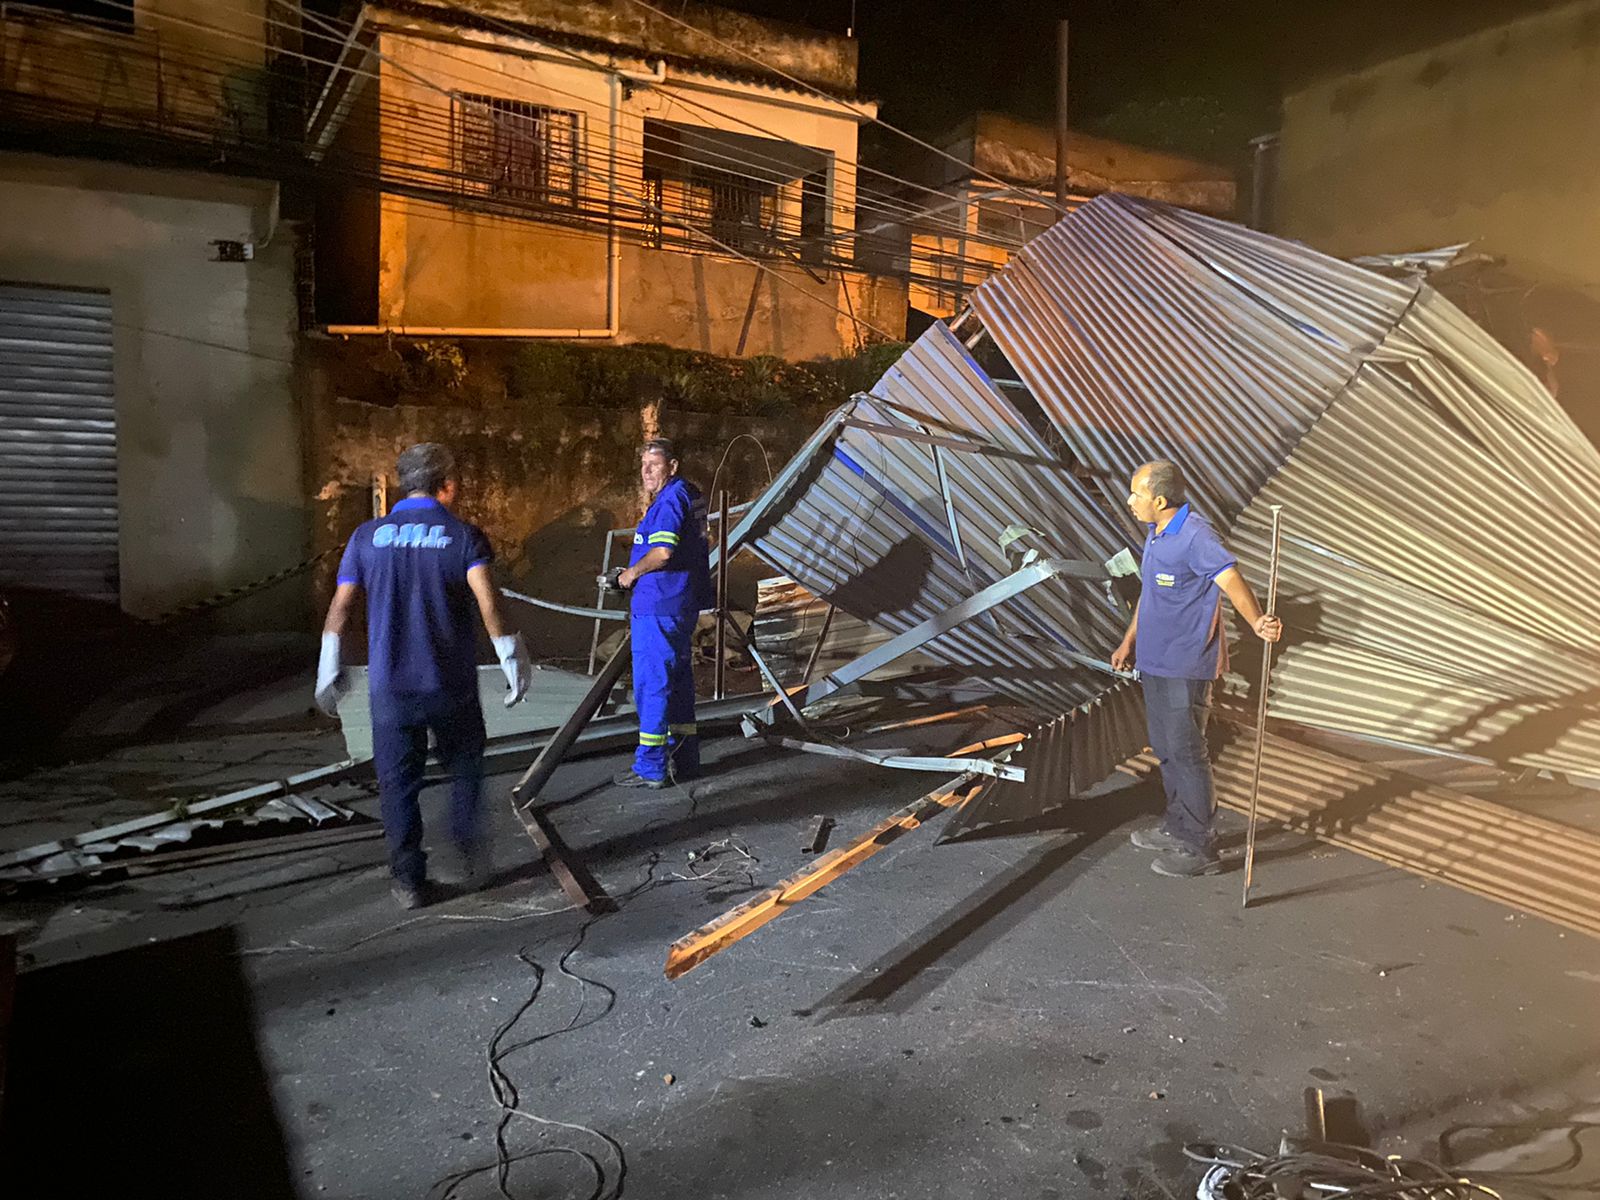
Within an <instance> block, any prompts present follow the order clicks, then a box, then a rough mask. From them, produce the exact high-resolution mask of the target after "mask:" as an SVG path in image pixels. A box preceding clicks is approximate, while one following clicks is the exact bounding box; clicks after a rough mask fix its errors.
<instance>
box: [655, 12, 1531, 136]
mask: <svg viewBox="0 0 1600 1200" xmlns="http://www.w3.org/2000/svg"><path fill="white" fill-rule="evenodd" d="M657 2H661V3H665V4H667V6H668V7H670V3H671V0H657ZM716 2H717V3H719V4H720V5H721V6H722V7H726V8H736V9H742V10H743V11H746V12H750V13H755V14H758V15H761V16H767V17H775V18H778V19H781V20H787V21H792V22H797V23H801V24H805V25H809V26H812V27H814V28H817V29H824V30H829V31H833V32H838V33H843V32H844V31H845V29H846V27H847V26H848V25H849V23H850V14H851V0H716ZM1554 2H1556V0H856V4H855V10H856V23H857V28H856V36H857V37H858V38H859V40H860V42H861V80H860V87H861V90H862V92H864V93H865V94H866V95H869V96H872V97H874V98H876V99H879V100H881V101H882V102H883V112H882V117H883V119H884V120H885V121H888V122H891V123H893V124H895V125H898V126H900V127H901V128H903V129H908V130H910V131H912V132H914V133H917V134H919V135H922V136H925V137H926V136H933V137H936V136H938V135H939V134H942V133H944V132H946V131H947V130H949V129H951V128H953V127H954V126H955V125H956V124H957V123H958V122H959V121H961V120H962V119H963V117H965V116H966V115H967V114H969V113H971V112H973V111H974V110H976V109H979V108H990V109H998V110H1000V111H1002V112H1008V113H1011V114H1013V115H1016V116H1020V117H1029V118H1033V119H1036V120H1041V121H1050V120H1053V119H1054V112H1055V86H1056V65H1055V44H1056V32H1055V30H1056V23H1057V21H1058V20H1059V19H1060V18H1061V17H1063V16H1065V17H1067V18H1068V19H1069V20H1070V21H1071V23H1072V53H1071V56H1070V58H1071V61H1070V74H1071V88H1070V100H1071V119H1072V124H1073V126H1074V127H1075V128H1079V129H1083V130H1085V131H1087V132H1093V133H1102V134H1105V135H1107V136H1110V137H1116V138H1121V139H1124V140H1127V141H1131V142H1135V143H1139V144H1142V145H1147V146H1152V147H1155V148H1158V149H1169V150H1175V151H1179V152H1182V153H1188V154H1192V155H1195V156H1197V157H1200V158H1204V159H1208V160H1210V161H1213V162H1217V163H1221V164H1224V165H1232V166H1240V165H1242V164H1243V163H1244V162H1245V161H1246V160H1247V158H1248V149H1247V147H1248V143H1249V140H1250V139H1251V138H1252V137H1255V136H1257V135H1259V134H1262V133H1270V132H1272V131H1273V130H1275V129H1276V128H1277V123H1278V118H1277V111H1278V101H1279V98H1280V96H1281V94H1282V83H1281V81H1282V80H1284V79H1293V78H1294V77H1296V76H1299V75H1304V74H1307V73H1315V72H1317V71H1319V70H1322V69H1327V68H1330V67H1349V66H1354V65H1358V64H1360V63H1361V62H1363V61H1372V60H1374V59H1376V58H1382V57H1387V56H1388V55H1390V54H1393V53H1401V52H1404V51H1406V50H1410V49H1415V48H1418V47H1420V46H1422V45H1425V44H1428V43H1430V42H1437V41H1440V40H1443V39H1445V38H1447V37H1449V36H1453V35H1455V34H1459V33H1464V32H1466V31H1467V30H1469V29H1471V28H1473V27H1476V26H1478V25H1481V24H1484V23H1486V22H1489V21H1499V20H1504V19H1506V18H1507V17H1509V16H1512V15H1514V14H1515V13H1516V12H1517V11H1519V10H1526V9H1532V8H1540V7H1546V6H1548V5H1550V4H1552V3H1554ZM896 141H897V139H895V138H893V136H892V135H888V136H887V137H886V136H885V134H884V131H882V130H875V131H869V133H868V136H867V137H866V138H865V140H864V142H863V146H864V150H865V152H866V153H867V154H869V155H871V156H872V157H874V158H876V159H877V160H879V161H880V162H885V161H887V162H892V161H893V158H894V151H895V149H896V146H895V142H896Z"/></svg>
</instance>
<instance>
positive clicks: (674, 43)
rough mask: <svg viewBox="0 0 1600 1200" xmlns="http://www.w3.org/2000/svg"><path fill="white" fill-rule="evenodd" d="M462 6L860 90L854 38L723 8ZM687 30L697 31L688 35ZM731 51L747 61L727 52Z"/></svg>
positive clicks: (560, 1)
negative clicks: (764, 66)
mask: <svg viewBox="0 0 1600 1200" xmlns="http://www.w3.org/2000/svg"><path fill="white" fill-rule="evenodd" d="M459 7H460V8H461V9H462V10H464V11H465V12H469V13H473V12H476V13H483V14H485V15H487V16H490V17H493V18H495V19H496V20H500V21H512V22H522V23H525V24H528V25H533V26H537V27H539V28H541V29H550V30H556V31H559V32H562V33H570V34H576V35H578V36H580V37H584V38H594V39H596V40H598V41H602V42H607V43H610V44H611V45H613V46H617V47H619V48H631V49H635V50H637V49H643V50H646V51H648V52H650V53H653V54H661V55H668V56H671V57H673V58H678V59H694V60H701V61H707V62H717V63H721V64H723V65H725V66H727V67H729V68H730V69H732V70H734V71H736V72H738V73H740V74H749V73H751V72H754V71H758V70H759V68H758V67H757V66H756V65H755V64H754V63H752V62H751V61H750V59H751V58H753V59H757V60H759V61H760V62H762V63H765V64H767V65H768V66H770V67H771V68H773V69H774V70H778V71H782V72H783V73H784V74H786V75H793V76H794V77H795V78H797V79H803V80H805V81H806V82H807V83H810V84H812V85H813V86H816V87H819V88H822V89H824V90H827V91H833V92H845V93H848V92H853V91H855V86H856V53H857V46H858V43H857V42H855V41H854V40H853V39H851V38H847V37H842V36H840V35H839V34H836V33H835V34H831V33H824V32H822V31H820V30H815V29H807V28H804V27H802V26H799V25H787V24H784V23H782V22H779V21H772V20H766V19H763V18H761V17H755V16H751V15H749V14H748V13H741V12H735V11H733V10H732V9H728V8H722V7H720V6H718V5H713V4H683V3H679V4H674V5H673V6H672V13H671V16H673V17H676V18H677V20H676V21H674V20H671V19H669V18H668V17H667V16H665V15H663V14H661V13H656V12H652V11H651V10H650V9H648V8H644V7H641V6H640V5H638V4H633V3H630V0H582V2H581V3H574V0H465V2H464V3H461V4H460V5H459ZM685 23H687V24H689V25H693V26H695V28H694V29H687V28H685V27H684V25H685ZM699 30H704V31H705V32H704V33H701V32H699ZM724 43H725V44H724ZM728 44H731V45H733V46H737V47H738V48H739V49H740V50H743V51H744V52H745V54H748V55H750V58H745V57H743V56H742V55H740V54H738V53H736V52H734V51H733V50H730V49H728V48H727V46H728Z"/></svg>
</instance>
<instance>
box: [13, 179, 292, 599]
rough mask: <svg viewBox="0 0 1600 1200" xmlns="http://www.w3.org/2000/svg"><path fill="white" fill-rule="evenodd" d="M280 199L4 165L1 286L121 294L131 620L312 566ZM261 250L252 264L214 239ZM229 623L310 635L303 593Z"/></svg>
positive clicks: (287, 235)
mask: <svg viewBox="0 0 1600 1200" xmlns="http://www.w3.org/2000/svg"><path fill="white" fill-rule="evenodd" d="M276 209H277V198H276V189H275V187H274V186H273V185H271V184H266V183H255V182H250V181H245V180H237V179H223V178H221V177H218V176H206V175H190V174H185V173H181V172H167V171H146V170H139V169H135V168H129V167H120V166H112V165H107V164H95V163H89V162H76V161H72V160H66V159H47V158H37V157H21V156H4V157H0V212H4V213H5V220H4V221H3V222H0V278H4V279H6V280H8V281H11V282H16V283H28V284H37V285H41V286H45V287H51V286H59V287H90V288H105V289H109V290H110V292H111V301H112V319H113V321H114V322H115V329H114V335H113V347H114V348H113V365H112V373H113V379H114V387H115V391H116V405H117V422H118V429H117V455H118V457H117V473H118V479H117V490H118V504H119V508H120V514H119V520H120V526H121V529H120V538H119V545H120V554H121V578H122V606H123V608H124V609H126V610H127V611H128V612H130V613H133V614H136V615H140V616H148V615H154V614H157V613H160V612H163V611H165V610H167V609H170V608H173V607H176V606H178V605H181V604H184V603H187V602H191V601H194V600H197V599H201V598H203V597H206V596H210V595H212V594H215V593H218V592H221V591H224V590H226V589H228V588H231V587H235V586H238V585H240V584H243V583H247V582H249V581H251V580H254V579H256V578H259V577H261V576H265V575H268V574H271V573H272V572H274V571H277V570H280V569H282V568H284V567H288V566H292V565H294V564H295V563H297V562H299V561H300V560H301V559H302V558H303V557H304V555H305V547H306V534H307V525H306V503H305V500H304V489H303V486H302V455H301V438H300V419H299V415H298V409H297V406H296V404H295V400H294V393H293V387H292V377H293V371H294V352H295V337H296V326H297V314H296V308H295V289H294V241H293V236H292V234H291V232H290V230H289V229H288V228H287V227H284V226H281V225H280V226H277V227H276V228H274V223H275V220H276ZM217 238H226V239H242V240H247V241H248V240H252V239H253V240H255V242H256V243H257V256H256V258H255V260H254V261H252V262H248V263H215V262H209V261H207V259H208V254H209V246H208V243H209V242H210V241H211V240H212V239H217ZM249 605H250V606H249V608H248V609H239V610H232V611H233V614H234V615H235V618H236V619H237V620H239V621H242V622H243V623H246V624H248V625H250V626H251V627H253V628H262V627H281V628H300V627H302V626H303V625H304V623H305V614H306V602H305V588H304V586H298V587H297V586H296V585H294V584H289V585H284V586H281V587H279V588H276V589H274V590H273V591H272V592H271V593H270V594H267V595H264V596H262V597H260V598H258V599H256V600H252V601H251V602H249Z"/></svg>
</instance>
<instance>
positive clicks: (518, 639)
mask: <svg viewBox="0 0 1600 1200" xmlns="http://www.w3.org/2000/svg"><path fill="white" fill-rule="evenodd" d="M490 640H491V641H493V642H494V652H495V654H496V655H497V656H498V657H499V659H500V669H501V670H502V671H504V672H505V673H506V686H507V687H508V688H510V689H511V690H510V691H509V692H507V693H506V707H507V708H510V707H511V706H512V705H513V704H515V703H516V702H517V701H518V700H521V699H522V698H523V697H524V696H526V695H527V694H528V684H529V683H530V682H531V681H532V678H533V663H532V661H531V660H530V659H529V658H528V647H527V646H526V645H524V644H523V641H522V635H521V634H520V633H508V634H506V635H505V636H504V637H497V638H491V639H490Z"/></svg>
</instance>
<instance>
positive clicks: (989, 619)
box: [735, 325, 1125, 713]
mask: <svg viewBox="0 0 1600 1200" xmlns="http://www.w3.org/2000/svg"><path fill="white" fill-rule="evenodd" d="M851 421H859V422H864V423H867V424H870V425H873V426H876V427H880V428H889V429H895V430H900V431H907V432H910V433H914V434H915V433H922V434H933V435H939V436H952V437H957V438H959V439H963V440H966V441H969V442H972V443H974V444H981V445H984V446H987V447H989V448H993V449H996V450H1000V451H1004V452H1007V453H1010V454H1013V455H1019V456H1024V457H1025V458H1026V459H1028V460H1029V461H1019V460H1018V459H1016V458H1004V457H995V456H991V455H987V454H978V453H973V452H970V451H965V450H954V449H949V448H940V447H936V446H931V445H927V444H924V443H921V442H917V441H914V440H910V439H908V438H904V437H899V436H893V435H890V434H885V433H881V432H877V431H876V430H869V429H862V428H857V427H853V426H851V425H850V424H848V422H851ZM1048 459H1050V453H1049V449H1048V447H1047V446H1046V445H1045V443H1044V441H1043V439H1042V438H1041V437H1040V436H1039V434H1038V433H1036V432H1035V431H1034V430H1033V429H1032V428H1031V427H1030V426H1029V425H1028V423H1027V421H1026V420H1025V419H1024V418H1023V416H1022V415H1021V413H1020V412H1019V411H1018V410H1017V408H1016V407H1015V406H1014V405H1013V404H1012V403H1011V402H1010V401H1009V400H1008V399H1007V398H1006V397H1005V395H1004V394H1003V393H1002V392H1001V390H1000V389H999V388H998V387H996V386H995V385H994V383H993V382H992V381H991V380H990V379H989V378H988V377H987V375H985V373H984V372H983V370H982V368H980V367H979V366H978V364H977V363H976V362H974V361H973V360H972V358H971V356H970V355H969V354H968V353H967V352H966V350H965V348H964V347H962V345H961V344H960V342H958V341H957V340H956V339H955V337H954V336H952V335H951V333H950V332H949V330H948V329H946V328H945V327H944V326H942V325H935V326H933V327H931V328H930V329H929V330H928V331H927V332H926V333H925V334H924V335H923V336H922V338H921V339H920V340H919V341H918V342H917V343H916V344H915V345H914V346H913V347H912V348H911V349H910V350H909V351H907V353H906V354H905V356H904V357H903V358H902V359H901V360H900V362H899V363H898V364H897V365H896V366H895V367H893V368H892V369H891V370H890V371H889V372H888V373H887V374H886V375H885V376H884V377H883V379H882V380H880V381H879V383H878V384H877V386H876V387H875V388H874V389H873V392H872V394H871V395H863V396H858V397H857V398H856V400H855V401H853V402H852V403H851V404H850V405H847V406H846V407H845V408H844V409H843V410H841V412H839V413H838V414H836V415H835V417H834V418H833V419H832V420H830V421H829V422H828V423H827V424H826V425H825V426H824V427H823V429H822V430H819V432H818V435H817V436H816V437H814V438H813V439H812V440H811V442H809V443H808V444H807V446H806V447H805V448H804V449H802V451H801V452H800V454H799V455H797V456H796V458H795V459H794V461H793V462H791V463H790V465H789V467H788V468H786V469H785V471H784V473H783V475H782V476H781V477H780V478H779V480H778V481H777V483H775V484H774V485H773V487H772V488H771V489H769V491H768V493H767V494H766V495H765V496H763V497H762V499H761V500H759V501H758V502H757V504H756V505H755V507H754V508H753V509H752V510H751V512H750V513H749V514H747V516H746V518H745V521H744V522H743V523H742V524H741V527H740V529H739V530H738V531H736V533H735V536H736V537H744V538H746V539H748V541H749V544H750V545H751V546H752V548H753V549H754V550H755V551H756V552H757V553H758V554H760V555H761V557H762V558H764V559H765V560H766V561H767V562H769V563H771V564H773V565H774V566H776V567H777V568H779V569H780V570H782V571H783V572H784V573H785V574H787V575H789V576H791V577H792V578H794V579H796V580H797V581H799V582H800V583H801V584H802V585H803V586H804V587H805V588H806V589H807V590H809V591H811V592H812V593H813V594H815V595H819V596H824V597H826V598H827V599H829V600H831V601H832V602H833V603H834V604H836V605H837V606H838V607H839V608H840V609H842V610H843V611H845V612H847V613H849V614H851V615H852V616H854V617H857V618H859V619H860V620H863V621H866V622H869V623H872V624H875V625H879V626H881V627H883V628H885V629H888V630H890V631H892V632H894V633H900V632H903V631H905V630H906V629H909V628H910V627H912V626H914V625H916V624H918V623H919V622H921V621H924V620H926V619H928V618H930V617H932V616H934V615H935V614H938V613H940V612H943V611H944V610H946V609H948V608H950V607H952V606H954V605H955V604H956V603H958V602H959V601H961V600H964V599H966V598H967V597H969V596H971V595H973V594H974V593H975V592H978V591H979V590H981V589H982V588H984V587H987V586H988V585H990V584H992V583H994V582H996V581H997V580H1000V579H1002V578H1004V577H1005V576H1006V575H1009V574H1010V573H1011V572H1012V569H1013V568H1012V565H1011V563H1010V562H1009V561H1008V559H1007V556H1006V553H1005V551H1004V550H1002V549H1001V546H1000V539H1001V535H1002V534H1003V533H1004V532H1005V531H1006V530H1007V528H1008V527H1010V526H1013V525H1018V524H1020V525H1031V526H1033V527H1034V528H1035V529H1037V530H1038V531H1039V535H1038V537H1037V538H1036V539H1035V544H1036V545H1037V547H1038V548H1039V549H1040V550H1041V552H1042V553H1043V554H1044V555H1045V556H1047V557H1064V558H1080V559H1088V560H1091V561H1095V562H1103V561H1104V560H1105V559H1107V558H1109V557H1111V555H1112V554H1113V553H1115V551H1116V550H1117V549H1118V548H1120V547H1121V546H1122V545H1123V543H1124V541H1125V538H1124V537H1123V536H1122V535H1121V533H1120V531H1119V529H1118V527H1117V525H1116V523H1115V522H1114V521H1113V520H1111V519H1109V518H1108V517H1107V516H1106V515H1105V512H1104V506H1103V505H1101V504H1097V503H1096V502H1095V500H1094V499H1093V498H1092V497H1091V496H1090V495H1089V493H1088V492H1087V490H1086V489H1085V488H1084V486H1083V484H1082V483H1080V482H1079V481H1078V479H1077V478H1075V477H1074V475H1073V474H1072V473H1071V472H1070V471H1069V470H1067V469H1064V468H1062V467H1051V466H1041V465H1039V462H1040V461H1041V460H1048ZM947 494H948V502H947V500H946V495H947ZM1124 621H1125V617H1124V615H1123V613H1122V612H1121V610H1120V608H1119V607H1118V606H1117V605H1116V604H1114V603H1113V602H1112V600H1111V599H1110V598H1108V597H1107V596H1106V595H1105V594H1103V593H1101V592H1100V591H1098V590H1097V589H1096V588H1095V587H1093V586H1069V585H1067V584H1066V583H1065V582H1062V581H1051V582H1049V583H1046V584H1042V585H1040V586H1038V587H1035V588H1033V589H1031V590H1029V591H1027V592H1025V593H1024V594H1022V595H1020V596H1018V597H1016V598H1014V599H1012V600H1010V601H1008V602H1007V603H1006V604H1005V605H1004V606H1003V607H1002V608H1001V609H999V610H997V612H996V613H995V614H990V615H988V616H984V617H979V618H977V619H974V620H972V621H969V622H968V623H966V624H965V625H963V626H961V627H959V628H957V629H955V630H953V631H951V632H949V633H947V634H945V635H943V636H941V637H939V638H938V639H937V640H935V641H934V642H932V643H930V644H928V645H927V646H926V647H925V648H924V651H923V652H924V653H925V654H926V655H927V656H928V657H929V658H930V659H932V660H934V661H935V662H938V663H940V664H942V665H946V666H950V667H954V668H956V669H958V670H960V671H962V672H963V674H965V675H967V676H969V677H974V678H981V679H983V680H985V681H987V682H989V683H991V684H992V685H993V686H994V687H995V689H996V690H997V691H998V692H999V693H1000V694H1002V695H1004V696H1007V697H1009V698H1012V699H1014V700H1017V701H1018V702H1020V703H1024V704H1027V705H1029V706H1031V707H1033V708H1035V709H1036V710H1037V711H1039V712H1041V713H1060V712H1064V711H1066V710H1067V709H1069V708H1072V707H1073V706H1075V705H1077V704H1080V703H1082V702H1084V701H1086V700H1088V699H1091V698H1092V697H1093V696H1095V695H1096V694H1098V693H1099V692H1100V691H1101V690H1103V686H1104V683H1103V680H1104V677H1103V676H1100V675H1098V674H1096V673H1095V672H1094V671H1092V670H1090V669H1087V668H1084V667H1082V666H1080V665H1078V663H1077V662H1076V661H1075V660H1074V659H1072V658H1071V657H1070V656H1069V655H1067V654H1065V653H1063V650H1081V651H1086V652H1089V653H1092V654H1094V655H1096V656H1098V655H1099V654H1101V653H1103V652H1104V648H1105V647H1106V646H1107V645H1108V644H1110V643H1114V642H1115V640H1116V639H1117V638H1118V637H1120V636H1121V629H1122V625H1123V623H1124ZM1108 639H1109V641H1108Z"/></svg>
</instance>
